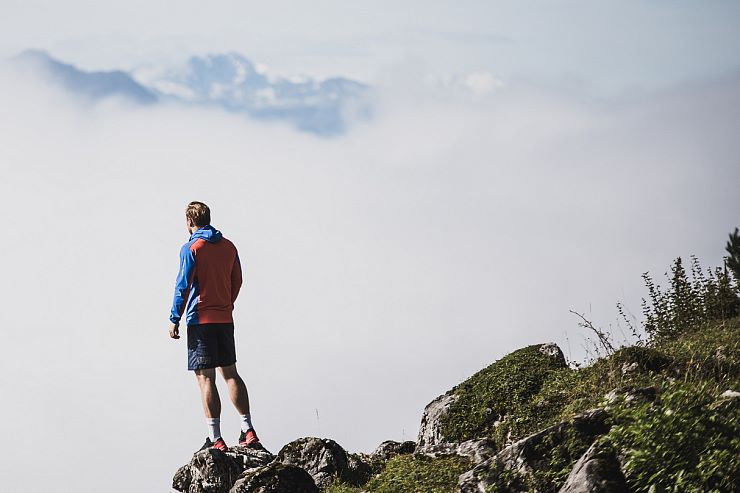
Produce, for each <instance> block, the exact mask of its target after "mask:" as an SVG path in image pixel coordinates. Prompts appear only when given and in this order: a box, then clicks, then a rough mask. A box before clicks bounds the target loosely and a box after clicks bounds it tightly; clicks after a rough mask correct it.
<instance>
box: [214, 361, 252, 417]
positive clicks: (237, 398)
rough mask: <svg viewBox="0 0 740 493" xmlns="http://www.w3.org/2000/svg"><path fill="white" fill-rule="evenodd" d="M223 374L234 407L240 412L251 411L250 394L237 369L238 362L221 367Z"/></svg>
mask: <svg viewBox="0 0 740 493" xmlns="http://www.w3.org/2000/svg"><path fill="white" fill-rule="evenodd" d="M219 369H220V370H221V375H222V376H223V377H224V380H226V385H227V386H228V387H229V397H230V398H231V402H232V403H233V404H234V407H235V408H236V410H237V411H238V412H239V414H247V413H249V394H248V393H247V385H246V384H245V383H244V380H242V377H240V376H239V373H238V372H237V371H236V363H234V364H233V365H230V366H223V367H220V368H219Z"/></svg>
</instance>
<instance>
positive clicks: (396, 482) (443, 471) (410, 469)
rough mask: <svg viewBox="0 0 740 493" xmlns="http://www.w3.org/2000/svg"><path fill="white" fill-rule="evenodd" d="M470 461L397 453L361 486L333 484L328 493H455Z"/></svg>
mask: <svg viewBox="0 0 740 493" xmlns="http://www.w3.org/2000/svg"><path fill="white" fill-rule="evenodd" d="M470 467H471V464H470V463H469V462H468V461H467V460H466V459H463V458H461V457H457V456H452V457H439V458H435V459H432V458H429V457H425V456H415V455H398V456H396V457H393V458H392V459H391V460H389V461H388V463H387V464H386V466H385V468H384V469H383V471H382V472H381V473H380V474H379V475H377V476H375V477H374V478H373V479H371V480H370V482H368V483H367V484H366V485H365V486H363V487H362V488H355V487H350V486H347V485H343V484H339V483H334V484H332V485H331V486H330V487H329V488H328V489H327V490H326V493H358V492H360V491H368V492H371V493H399V492H404V493H455V492H456V491H457V480H458V478H459V477H460V475H461V474H462V473H464V472H465V471H467V470H468V469H470Z"/></svg>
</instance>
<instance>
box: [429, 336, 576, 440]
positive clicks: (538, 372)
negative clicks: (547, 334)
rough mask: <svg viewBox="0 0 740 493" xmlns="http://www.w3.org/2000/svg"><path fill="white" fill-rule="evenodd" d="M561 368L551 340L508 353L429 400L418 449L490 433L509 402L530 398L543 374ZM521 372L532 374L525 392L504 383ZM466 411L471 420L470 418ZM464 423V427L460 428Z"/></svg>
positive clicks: (562, 363)
mask: <svg viewBox="0 0 740 493" xmlns="http://www.w3.org/2000/svg"><path fill="white" fill-rule="evenodd" d="M563 368H567V363H566V361H565V356H564V355H563V352H562V351H561V350H560V348H559V347H558V346H557V345H556V344H553V343H546V344H536V345H533V346H528V347H526V348H522V349H519V350H517V351H514V352H513V353H511V354H508V355H507V356H505V357H504V358H501V359H500V360H498V361H496V362H494V363H493V364H492V365H490V366H489V367H487V368H484V369H483V370H481V371H479V372H478V373H476V374H475V375H473V376H471V377H470V378H469V379H468V380H466V381H465V382H463V383H461V384H460V385H457V386H455V387H453V388H452V389H450V390H449V391H447V392H446V393H445V394H443V395H441V396H439V397H437V398H436V399H434V400H433V401H432V402H430V403H429V404H427V406H426V407H425V408H424V413H423V414H422V417H421V426H420V428H419V435H418V438H417V450H416V451H417V452H419V453H423V451H424V449H426V448H428V447H433V446H436V445H440V444H444V443H450V442H462V441H466V440H470V439H476V438H480V437H482V436H490V433H489V432H490V430H491V428H495V427H496V426H498V425H499V424H501V423H502V422H506V418H507V416H506V415H507V414H508V413H509V411H510V410H509V409H507V407H508V406H510V405H511V404H512V402H514V401H515V400H527V399H529V398H530V397H531V395H530V394H534V393H536V392H537V391H538V390H539V387H540V386H541V385H542V382H544V380H545V378H546V376H547V375H549V374H550V373H551V372H552V371H555V370H559V369H563ZM522 372H528V373H531V374H528V375H527V378H526V379H524V380H523V381H525V382H527V383H526V387H527V389H526V391H525V390H524V389H516V388H511V387H510V386H508V385H506V384H507V382H509V381H516V379H518V378H519V379H520V380H521V373H522ZM512 379H513V380H512ZM493 401H497V403H494V402H493ZM474 407H479V408H480V409H473V408H474ZM470 415H474V416H475V418H473V419H472V420H470V419H468V418H469V417H470ZM445 421H447V423H446V425H445ZM450 422H453V425H452V426H451V425H450ZM463 422H464V423H465V425H464V426H461V423H463ZM454 423H456V425H455V424H454ZM455 427H457V429H456V430H455V429H454V428H455Z"/></svg>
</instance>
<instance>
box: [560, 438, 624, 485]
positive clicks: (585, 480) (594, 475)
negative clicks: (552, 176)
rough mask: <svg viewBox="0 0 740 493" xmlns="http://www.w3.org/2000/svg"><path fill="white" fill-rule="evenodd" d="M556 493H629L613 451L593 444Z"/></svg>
mask: <svg viewBox="0 0 740 493" xmlns="http://www.w3.org/2000/svg"><path fill="white" fill-rule="evenodd" d="M558 493H630V489H629V488H628V487H627V481H626V480H625V478H624V474H622V471H621V469H620V467H619V460H618V459H617V456H616V454H615V453H614V451H613V450H611V449H608V448H605V447H603V446H601V445H600V444H599V443H598V442H595V443H594V444H593V445H591V447H589V449H588V450H587V451H586V453H584V454H583V455H582V456H581V458H580V459H578V462H576V464H575V466H574V467H573V470H572V471H571V472H570V475H569V476H568V479H567V480H566V481H565V484H564V485H563V487H562V488H560V491H559V492H558Z"/></svg>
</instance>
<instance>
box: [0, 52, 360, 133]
mask: <svg viewBox="0 0 740 493" xmlns="http://www.w3.org/2000/svg"><path fill="white" fill-rule="evenodd" d="M11 61H12V62H13V64H14V65H16V66H25V67H31V68H34V69H36V70H40V71H41V72H42V73H43V74H44V75H46V76H47V77H48V78H49V79H50V80H51V81H52V82H53V83H55V84H58V85H59V86H61V87H63V88H64V89H65V90H67V91H69V92H71V93H73V94H75V95H77V96H81V97H82V98H84V99H85V100H87V101H89V102H93V103H94V102H97V101H100V100H103V99H107V98H111V97H118V98H121V99H124V100H127V101H130V102H132V103H135V104H142V105H151V104H157V103H164V102H167V103H175V104H182V105H186V106H213V107H219V108H222V109H224V110H226V111H229V112H232V113H241V114H245V115H247V116H249V117H250V118H253V119H257V120H263V121H287V122H290V123H291V124H293V126H295V127H296V128H298V129H300V130H302V131H306V132H310V133H314V134H317V135H322V136H334V135H340V134H342V133H344V132H345V131H346V130H347V129H348V125H349V122H350V121H351V120H354V119H367V118H370V117H371V114H372V111H371V106H370V102H369V100H368V98H367V97H366V96H367V95H368V93H369V89H370V87H369V86H368V85H366V84H363V83H361V82H357V81H354V80H351V79H347V78H344V77H331V78H328V79H325V80H322V81H319V80H316V79H313V78H310V77H306V76H300V77H289V78H285V77H270V76H268V75H267V73H266V71H265V70H264V69H263V68H262V67H261V66H258V65H255V64H254V63H253V62H252V61H251V60H249V59H248V58H246V57H244V56H242V55H240V54H238V53H226V54H213V55H206V56H193V57H191V58H189V59H188V60H187V62H186V63H185V64H184V65H183V66H180V67H174V68H169V67H168V68H161V69H159V70H158V71H156V72H154V73H152V72H150V73H148V74H146V73H143V72H138V73H137V72H134V73H129V72H125V71H122V70H115V71H109V72H103V71H90V72H88V71H84V70H81V69H78V68H76V67H75V66H74V65H70V64H66V63H63V62H60V61H58V60H56V59H54V58H53V57H51V56H50V55H49V54H48V53H46V52H44V51H39V50H27V51H24V52H22V53H21V54H19V55H18V56H16V57H14V58H13V59H12V60H11Z"/></svg>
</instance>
